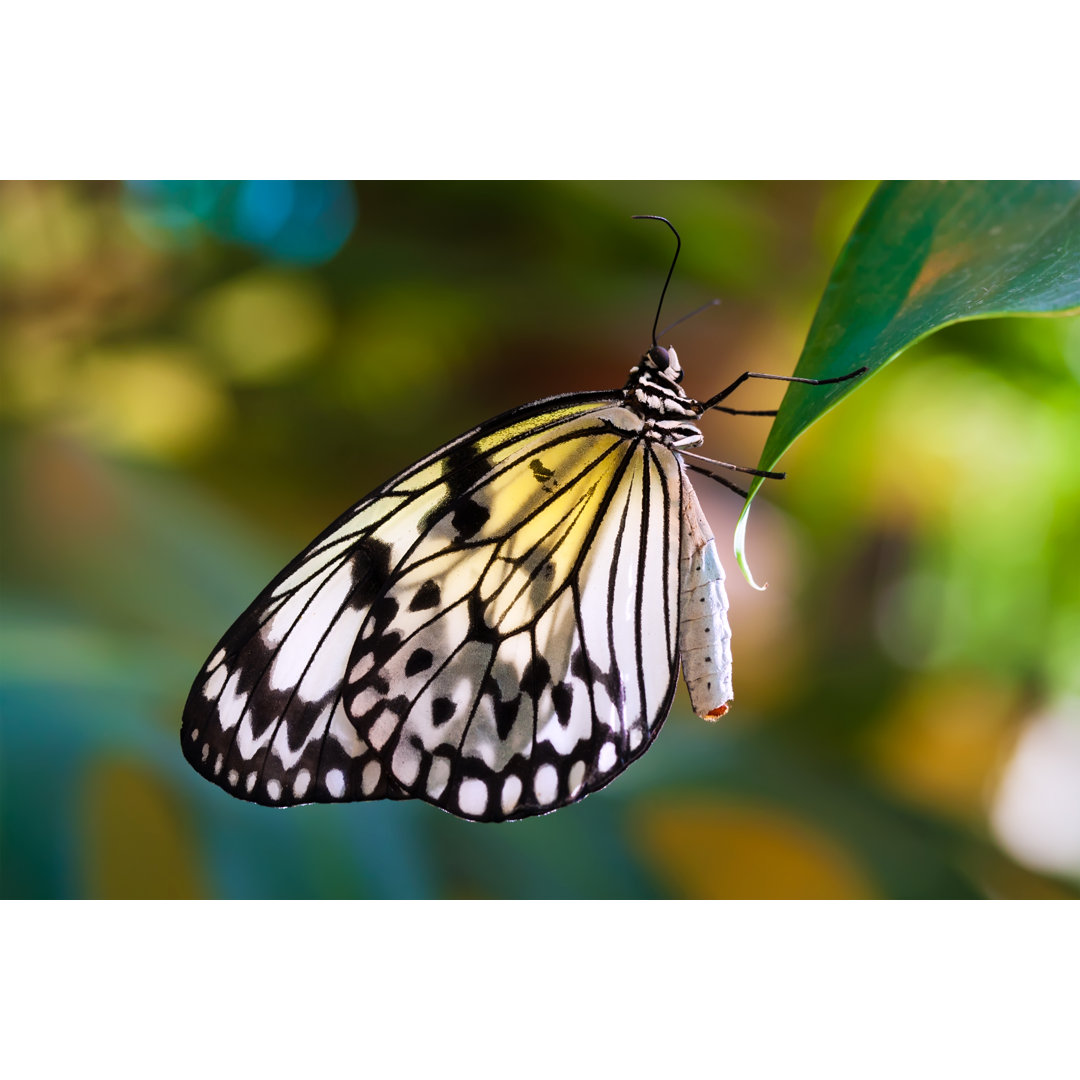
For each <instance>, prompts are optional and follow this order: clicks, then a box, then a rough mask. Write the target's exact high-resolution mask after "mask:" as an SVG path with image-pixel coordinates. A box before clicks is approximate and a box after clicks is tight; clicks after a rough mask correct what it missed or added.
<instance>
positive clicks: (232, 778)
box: [229, 769, 240, 787]
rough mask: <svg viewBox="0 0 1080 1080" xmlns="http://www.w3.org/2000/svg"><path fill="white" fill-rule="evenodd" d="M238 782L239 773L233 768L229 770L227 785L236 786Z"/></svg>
mask: <svg viewBox="0 0 1080 1080" xmlns="http://www.w3.org/2000/svg"><path fill="white" fill-rule="evenodd" d="M238 783H240V774H239V773H238V772H237V771H236V770H235V769H230V770H229V786H230V787H236V785H237V784H238Z"/></svg>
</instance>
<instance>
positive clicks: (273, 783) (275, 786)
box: [266, 780, 281, 802]
mask: <svg viewBox="0 0 1080 1080" xmlns="http://www.w3.org/2000/svg"><path fill="white" fill-rule="evenodd" d="M266 794H267V795H269V796H270V798H271V799H273V800H274V802H277V801H278V799H280V798H281V784H280V783H279V782H278V781H277V780H267V782H266Z"/></svg>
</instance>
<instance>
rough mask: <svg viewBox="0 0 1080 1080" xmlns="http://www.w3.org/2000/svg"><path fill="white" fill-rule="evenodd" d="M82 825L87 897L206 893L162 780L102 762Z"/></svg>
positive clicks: (117, 763) (90, 781)
mask: <svg viewBox="0 0 1080 1080" xmlns="http://www.w3.org/2000/svg"><path fill="white" fill-rule="evenodd" d="M82 827H83V829H84V835H85V837H86V843H85V845H84V852H83V853H84V857H85V859H86V864H85V873H86V878H87V880H86V889H85V893H84V895H86V896H88V897H94V898H101V899H109V900H118V899H136V900H149V899H159V898H175V899H183V900H187V899H197V898H199V897H202V896H205V895H206V892H207V890H206V888H205V885H204V884H203V881H202V877H201V874H200V871H199V867H198V862H197V858H196V854H195V844H194V838H193V837H192V836H191V835H190V834H189V832H188V830H187V828H186V826H185V822H184V819H183V817H182V815H181V814H180V812H179V809H178V807H177V806H176V805H175V804H174V803H173V802H172V800H171V799H170V798H169V794H168V792H167V790H166V789H165V788H164V787H163V786H162V784H161V782H160V780H158V779H157V778H156V777H153V776H151V775H150V774H148V773H147V772H146V771H145V770H143V769H142V768H140V767H139V766H138V765H136V764H135V763H134V762H128V761H107V762H103V763H102V764H101V765H100V766H99V767H98V768H97V769H95V770H94V772H92V773H91V774H90V776H89V778H88V783H87V790H86V801H85V814H84V815H83V821H82Z"/></svg>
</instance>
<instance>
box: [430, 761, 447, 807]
mask: <svg viewBox="0 0 1080 1080" xmlns="http://www.w3.org/2000/svg"><path fill="white" fill-rule="evenodd" d="M449 779H450V759H449V758H445V757H442V755H440V754H436V755H435V757H434V758H432V760H431V768H430V769H429V770H428V779H427V793H428V795H429V796H431V798H433V799H437V798H439V796H440V795H442V793H443V792H444V791H445V790H446V782H447V780H449Z"/></svg>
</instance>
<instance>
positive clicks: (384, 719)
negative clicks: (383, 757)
mask: <svg viewBox="0 0 1080 1080" xmlns="http://www.w3.org/2000/svg"><path fill="white" fill-rule="evenodd" d="M397 724H398V718H397V713H395V712H394V711H393V710H391V709H383V711H382V712H381V713H380V714H379V718H378V720H376V721H375V723H374V724H372V725H371V728H370V730H369V731H368V738H369V739H370V740H371V745H372V746H374V747H375V749H376V750H381V749H382V748H383V747H384V746H385V745H386V741H387V739H389V738H390V736H391V735H393V733H394V729H395V728H396V727H397Z"/></svg>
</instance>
